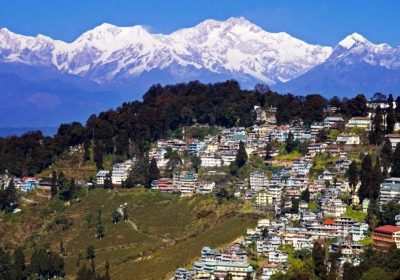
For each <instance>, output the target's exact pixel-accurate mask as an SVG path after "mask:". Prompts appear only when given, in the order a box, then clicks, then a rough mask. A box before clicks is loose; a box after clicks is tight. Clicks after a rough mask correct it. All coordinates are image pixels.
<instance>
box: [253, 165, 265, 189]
mask: <svg viewBox="0 0 400 280" xmlns="http://www.w3.org/2000/svg"><path fill="white" fill-rule="evenodd" d="M266 179H267V178H266V177H265V174H264V172H263V171H262V170H259V169H256V170H254V171H253V172H251V173H250V188H251V189H252V190H255V191H259V190H262V189H264V186H265V182H266Z"/></svg>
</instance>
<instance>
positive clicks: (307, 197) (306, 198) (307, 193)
mask: <svg viewBox="0 0 400 280" xmlns="http://www.w3.org/2000/svg"><path fill="white" fill-rule="evenodd" d="M300 199H301V200H302V201H305V202H307V203H308V202H310V191H309V189H308V188H306V189H305V190H304V191H302V192H301V195H300Z"/></svg>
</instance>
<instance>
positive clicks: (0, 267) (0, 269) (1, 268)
mask: <svg viewBox="0 0 400 280" xmlns="http://www.w3.org/2000/svg"><path fill="white" fill-rule="evenodd" d="M13 276H14V269H13V266H12V264H11V261H10V256H9V255H8V254H7V253H6V252H5V251H4V250H3V248H0V279H4V280H13Z"/></svg>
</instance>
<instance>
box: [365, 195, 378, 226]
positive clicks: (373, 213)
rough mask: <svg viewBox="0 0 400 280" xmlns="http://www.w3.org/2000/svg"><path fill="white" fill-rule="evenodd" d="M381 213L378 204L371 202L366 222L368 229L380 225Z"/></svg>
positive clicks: (374, 201)
mask: <svg viewBox="0 0 400 280" xmlns="http://www.w3.org/2000/svg"><path fill="white" fill-rule="evenodd" d="M380 216H381V212H380V210H379V203H378V201H376V200H371V201H370V203H369V206H368V211H367V217H366V222H367V223H368V225H369V226H370V228H375V227H377V226H378V225H379V223H380Z"/></svg>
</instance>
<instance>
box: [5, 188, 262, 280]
mask: <svg viewBox="0 0 400 280" xmlns="http://www.w3.org/2000/svg"><path fill="white" fill-rule="evenodd" d="M125 202H126V203H128V212H129V220H130V222H120V223H118V224H116V225H114V224H112V222H111V213H112V211H114V209H115V208H116V207H118V206H119V205H121V204H123V203H125ZM49 204H50V203H47V204H46V203H45V204H41V205H36V206H25V207H23V213H22V215H21V214H20V216H16V218H14V220H13V221H9V222H8V223H7V226H5V227H4V228H3V230H2V231H1V230H0V238H3V237H5V236H7V238H8V241H10V242H11V243H21V242H23V241H24V240H26V239H27V238H28V237H29V235H33V234H35V233H40V234H38V235H36V236H37V237H38V238H37V239H36V240H38V243H40V244H46V243H48V244H50V245H51V246H52V247H53V249H54V250H58V248H59V244H60V241H61V240H62V241H63V243H64V245H65V247H66V250H67V256H66V258H65V260H66V272H67V274H68V275H69V276H74V275H75V269H76V268H75V263H76V260H77V255H78V253H79V252H80V253H81V254H82V255H83V256H85V255H86V248H87V246H88V245H90V244H92V245H94V247H95V248H96V259H95V261H96V265H97V267H98V269H99V270H102V267H103V266H104V262H105V261H106V260H109V261H110V264H111V274H112V279H113V280H114V279H127V275H131V276H132V277H133V276H135V279H163V278H164V277H165V276H166V275H167V274H169V273H171V272H172V271H173V270H174V269H175V268H176V267H178V266H182V265H184V264H187V263H188V262H191V261H193V259H194V258H195V257H197V256H199V253H200V249H201V247H202V246H205V245H209V246H215V247H218V246H223V245H225V244H227V243H230V242H232V241H233V240H235V239H236V238H237V237H239V236H240V235H242V234H243V233H245V231H246V229H247V228H248V227H251V226H254V225H255V223H256V219H255V218H254V217H250V216H240V215H237V214H235V213H236V210H237V209H239V208H240V205H238V204H237V203H224V204H222V205H217V204H216V201H215V198H213V197H212V196H195V197H192V198H178V197H176V196H173V195H169V194H162V193H159V192H152V191H146V190H142V189H137V190H130V191H129V190H109V191H107V190H103V189H97V190H94V191H91V192H90V193H89V194H87V195H86V196H85V197H84V198H83V199H82V201H81V202H79V203H77V204H73V205H72V206H68V207H60V205H59V203H57V202H51V204H52V208H57V209H59V211H58V213H57V214H50V215H48V217H47V218H46V217H45V216H43V213H44V212H45V210H44V209H47V208H48V206H49ZM57 204H58V205H57ZM62 208H65V209H64V210H61V211H60V209H62ZM98 209H101V210H102V213H103V214H102V216H103V223H104V226H105V237H104V238H103V239H101V240H99V239H97V238H95V234H96V225H94V226H93V227H92V228H90V229H89V228H88V225H87V222H86V221H85V216H87V215H92V216H93V224H96V220H97V211H98ZM47 212H48V211H47ZM56 215H58V216H60V215H62V216H64V217H65V218H67V220H69V221H72V225H71V226H70V227H69V228H68V229H64V230H63V229H62V226H60V225H58V226H57V225H55V224H54V217H55V216H56ZM29 220H32V221H34V222H29ZM27 224H28V225H32V228H27V226H26V225H27ZM33 225H34V227H33ZM134 226H137V228H138V230H136V229H135V227H134ZM11 231H14V232H17V233H18V234H17V235H14V234H11ZM3 240H4V239H3ZM27 244H28V246H29V244H30V242H28V243H27ZM132 277H129V278H131V279H133V278H132Z"/></svg>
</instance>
